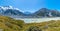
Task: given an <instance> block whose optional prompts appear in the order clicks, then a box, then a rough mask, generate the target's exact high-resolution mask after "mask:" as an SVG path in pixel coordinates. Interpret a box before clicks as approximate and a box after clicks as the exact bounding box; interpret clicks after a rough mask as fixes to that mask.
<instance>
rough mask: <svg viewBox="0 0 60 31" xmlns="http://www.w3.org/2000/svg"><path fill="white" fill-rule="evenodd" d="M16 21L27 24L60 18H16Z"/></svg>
mask: <svg viewBox="0 0 60 31" xmlns="http://www.w3.org/2000/svg"><path fill="white" fill-rule="evenodd" d="M14 19H16V20H23V21H24V22H25V23H40V22H45V21H51V20H60V17H50V18H48V17H47V18H46V17H45V18H14Z"/></svg>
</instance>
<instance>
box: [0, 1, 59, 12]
mask: <svg viewBox="0 0 60 31" xmlns="http://www.w3.org/2000/svg"><path fill="white" fill-rule="evenodd" d="M8 5H11V6H13V7H16V8H19V9H20V10H22V11H30V12H35V11H37V10H39V9H40V8H49V9H57V10H60V0H0V6H8Z"/></svg>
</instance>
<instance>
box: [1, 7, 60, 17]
mask: <svg viewBox="0 0 60 31" xmlns="http://www.w3.org/2000/svg"><path fill="white" fill-rule="evenodd" d="M0 15H4V16H22V17H23V16H24V17H60V12H59V11H58V10H51V9H47V8H41V9H39V10H38V11H36V12H35V13H30V12H24V13H23V12H21V11H20V10H19V9H18V8H14V7H12V6H0Z"/></svg>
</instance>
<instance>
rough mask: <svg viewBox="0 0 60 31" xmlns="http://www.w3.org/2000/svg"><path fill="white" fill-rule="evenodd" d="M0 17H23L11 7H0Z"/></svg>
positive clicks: (17, 10) (18, 10) (16, 9)
mask: <svg viewBox="0 0 60 31" xmlns="http://www.w3.org/2000/svg"><path fill="white" fill-rule="evenodd" d="M0 15H23V13H22V12H21V10H20V9H18V8H14V7H12V6H0Z"/></svg>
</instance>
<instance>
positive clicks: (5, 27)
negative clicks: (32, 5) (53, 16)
mask: <svg viewBox="0 0 60 31" xmlns="http://www.w3.org/2000/svg"><path fill="white" fill-rule="evenodd" d="M0 29H2V31H36V30H38V31H60V20H57V21H54V20H51V21H48V22H41V23H24V21H22V20H15V19H12V18H10V17H6V16H0Z"/></svg>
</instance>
